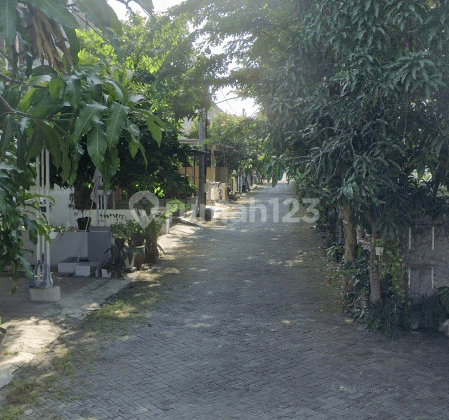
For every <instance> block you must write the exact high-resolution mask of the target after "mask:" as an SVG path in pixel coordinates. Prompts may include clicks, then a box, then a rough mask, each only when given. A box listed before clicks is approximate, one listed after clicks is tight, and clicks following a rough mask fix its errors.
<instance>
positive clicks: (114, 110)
mask: <svg viewBox="0 0 449 420" xmlns="http://www.w3.org/2000/svg"><path fill="white" fill-rule="evenodd" d="M128 114H129V108H128V107H127V106H125V105H122V104H119V103H118V102H114V103H113V104H112V105H111V108H110V112H109V116H108V119H107V126H106V138H107V140H108V144H109V147H115V146H117V144H118V142H119V139H120V134H121V132H122V130H123V128H124V127H125V126H126V122H127V118H128Z"/></svg>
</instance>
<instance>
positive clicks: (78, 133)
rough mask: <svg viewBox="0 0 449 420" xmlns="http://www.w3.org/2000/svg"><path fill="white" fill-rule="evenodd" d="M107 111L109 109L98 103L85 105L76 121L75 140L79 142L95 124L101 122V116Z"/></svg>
mask: <svg viewBox="0 0 449 420" xmlns="http://www.w3.org/2000/svg"><path fill="white" fill-rule="evenodd" d="M106 110H107V108H106V107H105V106H104V105H101V104H99V103H98V102H92V103H90V104H86V105H84V107H83V108H82V109H81V111H80V114H79V116H78V118H77V119H76V123H75V132H74V134H73V140H74V141H75V142H77V141H78V140H79V138H80V137H82V136H84V134H86V133H87V132H88V131H89V130H90V129H91V128H92V127H93V125H94V123H98V122H100V119H101V116H102V114H103V113H104V112H105V111H106Z"/></svg>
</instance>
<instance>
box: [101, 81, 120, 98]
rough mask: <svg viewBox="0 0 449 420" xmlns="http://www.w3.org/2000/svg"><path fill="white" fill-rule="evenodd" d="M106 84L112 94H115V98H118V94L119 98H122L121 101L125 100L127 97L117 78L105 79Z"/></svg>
mask: <svg viewBox="0 0 449 420" xmlns="http://www.w3.org/2000/svg"><path fill="white" fill-rule="evenodd" d="M104 86H105V88H106V89H107V90H108V91H109V92H110V93H111V94H113V95H114V99H116V98H117V96H118V99H120V100H121V101H123V100H124V98H125V97H124V95H123V89H122V88H121V87H120V85H119V84H118V83H117V82H116V81H115V80H112V79H107V80H106V81H105V84H104ZM111 87H112V89H111Z"/></svg>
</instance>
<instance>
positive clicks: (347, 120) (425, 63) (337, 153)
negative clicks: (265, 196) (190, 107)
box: [181, 0, 449, 302]
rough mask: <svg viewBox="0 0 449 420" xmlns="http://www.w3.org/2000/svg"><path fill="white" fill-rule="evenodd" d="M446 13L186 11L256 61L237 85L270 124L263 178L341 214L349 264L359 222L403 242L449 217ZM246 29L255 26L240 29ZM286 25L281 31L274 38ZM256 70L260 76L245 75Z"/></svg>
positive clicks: (363, 7)
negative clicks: (447, 205) (290, 183)
mask: <svg viewBox="0 0 449 420" xmlns="http://www.w3.org/2000/svg"><path fill="white" fill-rule="evenodd" d="M270 6H271V5H270ZM448 6H449V4H448V2H447V1H446V0H441V1H426V0H410V1H399V0H387V1H383V0H351V1H346V2H333V1H330V0H323V1H318V2H315V3H311V2H305V1H299V2H291V1H288V0H284V1H282V0H280V1H276V2H275V3H274V6H273V10H271V8H270V7H269V6H268V3H266V2H263V1H256V0H254V1H249V2H243V1H242V2H238V4H237V5H236V6H234V4H232V5H231V4H230V3H229V2H225V1H223V2H218V3H217V2H214V3H212V2H207V1H206V2H203V1H195V0H190V1H187V2H186V3H185V4H184V5H183V6H181V7H182V10H184V11H188V10H189V7H192V8H194V9H195V13H192V16H195V17H194V18H193V19H194V21H200V22H206V23H205V24H204V26H203V28H204V31H206V32H207V33H209V34H210V37H211V38H210V39H211V40H212V41H213V42H225V40H226V37H227V36H232V37H233V39H232V40H231V43H230V45H232V46H233V48H234V49H235V50H236V49H237V50H238V52H236V51H233V52H232V54H233V56H234V57H239V56H240V57H248V61H247V62H246V64H247V67H248V69H242V70H241V71H242V76H243V75H246V76H247V78H246V79H243V77H242V79H241V80H245V82H246V83H247V89H251V87H252V90H250V91H251V92H252V93H253V94H254V95H256V96H257V99H258V102H259V103H260V104H262V106H263V112H265V113H266V115H267V119H268V121H269V122H270V124H271V129H270V140H269V142H268V146H269V148H270V149H269V152H268V153H267V159H269V162H268V164H267V168H268V169H269V171H270V174H271V175H272V176H273V177H274V180H275V181H276V179H278V178H279V177H280V176H281V175H282V174H283V172H284V171H287V172H288V174H289V176H290V177H292V178H295V179H296V180H297V181H298V183H299V186H300V187H301V190H302V191H301V193H302V194H317V195H319V196H320V197H321V199H322V201H326V202H327V203H334V205H335V204H337V205H338V207H339V214H340V215H341V219H342V220H343V227H344V233H345V260H346V261H352V260H354V258H355V256H356V236H355V226H356V224H360V225H362V226H364V227H367V228H368V229H369V230H370V231H371V232H372V234H373V238H374V239H375V240H378V239H380V238H383V239H385V238H388V237H390V238H393V239H396V240H397V241H400V238H401V232H402V231H403V229H404V227H405V226H406V225H408V224H410V223H412V222H413V220H416V217H422V216H424V215H428V216H429V217H436V216H437V215H438V213H439V211H443V210H444V206H441V204H442V200H441V199H440V198H439V196H438V193H439V191H440V190H441V188H442V187H445V186H446V184H447V180H448V178H447V175H448V173H447V167H448V166H447V150H448V149H447V144H448V132H449V131H448V128H449V127H448V118H447V116H448V115H449V114H448V109H447V107H448V96H449V91H448V86H449V80H448V72H449V67H448V64H447V60H446V56H447V51H448V47H449V45H448V41H449V38H448V33H449V31H448V19H447V18H448V13H449V12H448V11H449V8H448ZM282 10H284V11H285V12H284V13H283V12H282ZM254 13H260V17H261V18H260V19H257V18H255V16H254ZM197 15H198V16H199V17H198V18H197V17H196V16H197ZM262 17H263V18H262ZM264 18H267V19H265V20H264ZM270 18H271V19H270ZM233 19H234V21H233ZM245 19H248V20H249V22H252V25H251V24H248V25H246V26H242V27H241V28H239V25H238V24H233V23H234V22H242V21H244V20H245ZM251 19H252V20H251ZM278 22H283V28H284V29H283V30H280V31H279V33H280V34H281V36H280V37H279V38H278V39H276V38H275V36H274V35H275V33H276V32H275V30H274V28H275V27H276V23H278ZM259 23H260V25H259ZM260 46H263V49H262V48H260ZM250 64H252V66H251V65H250ZM252 68H254V69H255V70H254V72H253V73H252V74H257V75H258V76H257V78H253V79H251V78H250V77H249V76H250V74H251V72H250V69H252ZM262 81H263V83H261V82H262ZM256 87H258V88H259V89H255V88H256ZM271 155H275V156H276V158H275V159H272V158H271ZM426 173H427V174H430V180H428V179H424V178H423V175H424V174H426ZM414 218H415V219H414ZM399 243H400V242H399ZM371 262H372V264H371V267H372V270H371V274H372V278H371V296H370V300H371V302H376V301H378V300H379V299H380V282H379V278H378V277H376V273H375V270H374V264H373V262H374V261H373V256H372V258H371Z"/></svg>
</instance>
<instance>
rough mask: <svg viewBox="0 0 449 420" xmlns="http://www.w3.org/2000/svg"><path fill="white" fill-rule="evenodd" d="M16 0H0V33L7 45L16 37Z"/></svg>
mask: <svg viewBox="0 0 449 420" xmlns="http://www.w3.org/2000/svg"><path fill="white" fill-rule="evenodd" d="M16 9H17V0H2V1H1V2H0V35H1V36H2V37H3V38H5V40H6V45H7V46H8V47H9V46H10V45H11V44H12V43H13V42H14V39H15V37H16V25H17V10H16Z"/></svg>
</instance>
